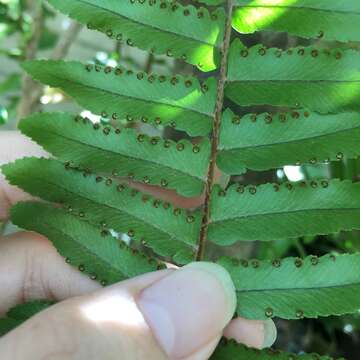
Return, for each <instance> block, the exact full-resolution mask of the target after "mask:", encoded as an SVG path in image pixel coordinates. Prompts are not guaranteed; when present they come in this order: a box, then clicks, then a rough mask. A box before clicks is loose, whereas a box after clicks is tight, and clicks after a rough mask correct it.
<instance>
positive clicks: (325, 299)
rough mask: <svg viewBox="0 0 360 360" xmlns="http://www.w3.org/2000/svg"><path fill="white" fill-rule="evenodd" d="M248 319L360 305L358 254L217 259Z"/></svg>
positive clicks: (308, 314)
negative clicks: (263, 259) (227, 274)
mask: <svg viewBox="0 0 360 360" xmlns="http://www.w3.org/2000/svg"><path fill="white" fill-rule="evenodd" d="M219 264H220V265H222V266H224V267H225V268H226V269H227V270H228V271H229V273H230V275H231V277H232V279H233V281H234V284H235V288H236V292H237V299H238V309H237V311H238V314H239V315H240V316H243V317H245V318H248V319H267V318H270V317H279V318H283V319H301V318H304V317H306V318H317V317H319V316H330V315H343V314H350V313H355V312H357V311H358V310H359V309H360V253H357V254H352V255H349V254H345V255H338V256H335V255H325V256H323V257H320V258H318V257H316V256H309V257H307V258H305V259H300V258H286V259H283V260H273V261H268V260H267V261H259V260H252V261H246V260H243V261H238V260H234V259H229V258H223V259H220V260H219Z"/></svg>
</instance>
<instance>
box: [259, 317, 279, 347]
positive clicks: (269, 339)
mask: <svg viewBox="0 0 360 360" xmlns="http://www.w3.org/2000/svg"><path fill="white" fill-rule="evenodd" d="M276 338H277V329H276V326H275V324H274V322H273V321H272V320H271V319H269V320H266V321H264V342H263V346H262V347H263V348H268V347H271V346H272V345H273V344H274V342H275V341H276Z"/></svg>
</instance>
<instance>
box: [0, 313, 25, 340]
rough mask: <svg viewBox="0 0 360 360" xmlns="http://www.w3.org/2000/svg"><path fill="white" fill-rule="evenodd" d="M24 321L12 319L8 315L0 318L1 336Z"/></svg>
mask: <svg viewBox="0 0 360 360" xmlns="http://www.w3.org/2000/svg"><path fill="white" fill-rule="evenodd" d="M22 323H23V321H21V320H16V319H11V318H8V317H5V318H2V319H0V337H1V336H4V335H5V334H7V333H8V332H9V331H11V330H13V329H15V328H16V327H18V326H19V325H21V324H22Z"/></svg>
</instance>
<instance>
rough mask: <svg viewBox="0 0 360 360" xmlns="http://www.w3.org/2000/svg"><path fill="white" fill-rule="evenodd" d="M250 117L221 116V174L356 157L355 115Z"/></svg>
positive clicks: (359, 134) (358, 121)
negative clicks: (222, 172)
mask: <svg viewBox="0 0 360 360" xmlns="http://www.w3.org/2000/svg"><path fill="white" fill-rule="evenodd" d="M255 116H256V115H254V114H253V115H250V114H248V115H244V116H243V117H242V118H240V117H239V116H235V115H234V114H233V113H232V111H231V110H229V109H228V110H226V111H225V113H224V115H223V119H222V122H221V133H220V143H219V150H220V152H219V155H218V158H217V164H218V166H219V168H220V169H221V170H223V171H224V172H226V173H227V174H241V173H244V172H245V171H246V169H251V170H256V171H259V170H267V169H273V168H278V167H282V166H284V165H292V164H297V165H300V164H307V163H309V162H310V163H314V162H317V161H320V162H322V161H324V160H325V161H330V160H341V159H343V158H344V157H345V158H348V159H354V158H357V157H358V156H359V155H360V147H359V144H360V115H359V113H342V114H339V115H319V114H316V113H310V112H309V111H305V112H298V111H293V112H287V113H286V112H284V113H280V114H262V115H258V116H256V118H255ZM255 119H256V121H255V122H254V120H255Z"/></svg>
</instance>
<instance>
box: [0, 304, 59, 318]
mask: <svg viewBox="0 0 360 360" xmlns="http://www.w3.org/2000/svg"><path fill="white" fill-rule="evenodd" d="M54 304H55V302H54V301H50V300H35V301H31V302H27V303H25V304H20V305H17V306H15V307H13V308H12V309H10V310H9V311H8V312H7V314H6V315H7V317H9V318H11V319H15V320H21V321H25V320H27V319H29V318H31V317H32V316H34V315H36V314H38V313H39V312H40V311H43V310H46V309H48V308H49V307H50V306H52V305H54Z"/></svg>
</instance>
